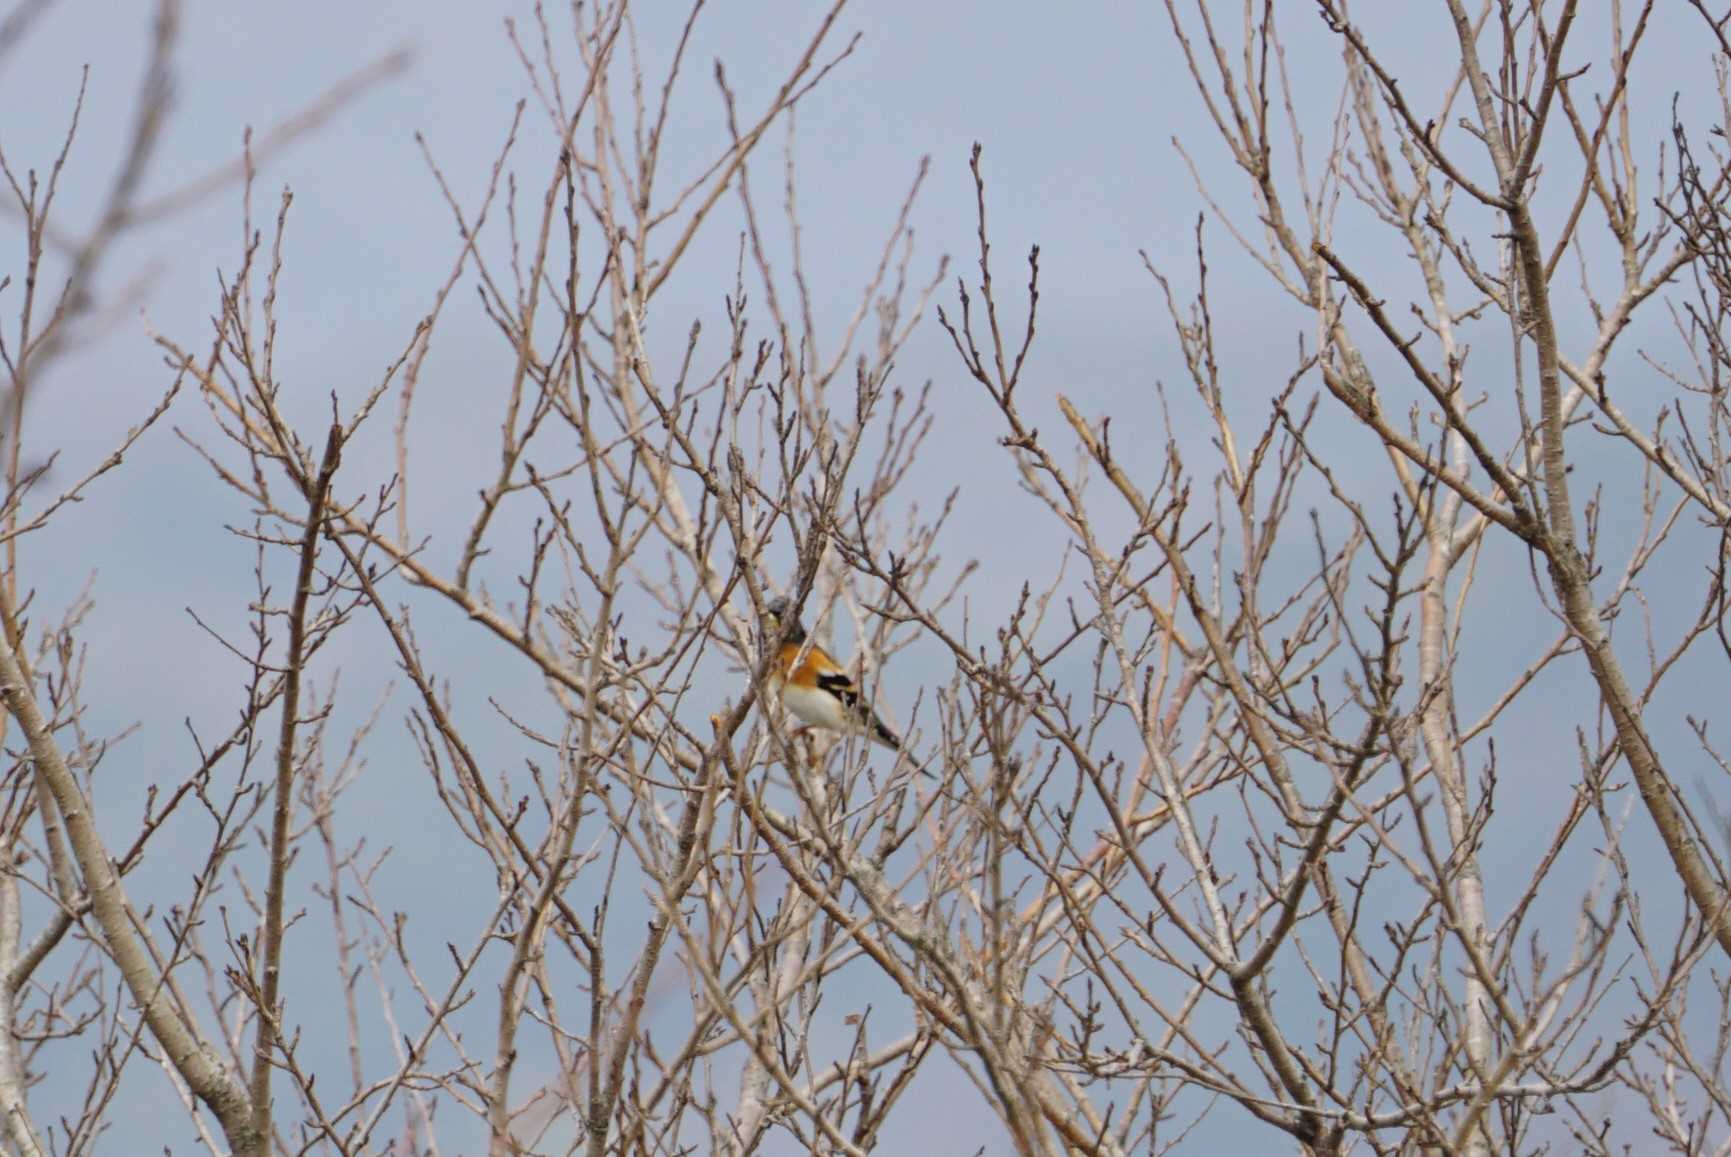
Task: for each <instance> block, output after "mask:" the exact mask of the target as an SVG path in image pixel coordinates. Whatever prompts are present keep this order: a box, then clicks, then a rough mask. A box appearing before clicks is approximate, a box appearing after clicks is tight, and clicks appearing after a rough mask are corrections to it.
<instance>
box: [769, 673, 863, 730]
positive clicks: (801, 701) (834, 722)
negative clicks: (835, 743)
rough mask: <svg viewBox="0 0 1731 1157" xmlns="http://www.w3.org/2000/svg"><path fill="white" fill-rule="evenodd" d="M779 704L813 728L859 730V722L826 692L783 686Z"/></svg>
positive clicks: (789, 685) (788, 685)
mask: <svg viewBox="0 0 1731 1157" xmlns="http://www.w3.org/2000/svg"><path fill="white" fill-rule="evenodd" d="M781 704H782V706H783V707H786V708H787V710H788V713H789V714H791V715H793V716H794V717H795V718H797V719H799V720H800V721H801V722H804V723H808V724H810V725H811V726H813V727H827V728H830V729H831V730H834V731H857V730H859V728H860V721H859V720H858V719H856V718H854V717H853V716H852V715H850V714H849V713H848V710H847V708H846V707H844V706H843V705H842V702H841V700H839V699H837V698H836V697H835V696H834V695H831V694H830V693H829V692H828V691H819V690H817V689H816V688H813V687H796V686H793V685H792V684H785V685H783V687H782V689H781Z"/></svg>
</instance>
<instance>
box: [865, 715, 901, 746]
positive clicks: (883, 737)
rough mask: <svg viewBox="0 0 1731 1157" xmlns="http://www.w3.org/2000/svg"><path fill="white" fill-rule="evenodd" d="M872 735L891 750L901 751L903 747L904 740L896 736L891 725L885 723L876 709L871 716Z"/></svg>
mask: <svg viewBox="0 0 1731 1157" xmlns="http://www.w3.org/2000/svg"><path fill="white" fill-rule="evenodd" d="M871 737H872V739H873V740H875V741H876V742H878V743H881V744H883V745H884V746H885V747H887V748H889V749H890V750H891V751H900V750H901V749H902V741H901V740H900V739H898V738H897V737H896V733H895V732H893V731H891V730H890V729H889V727H887V726H886V725H885V724H884V721H883V720H882V719H879V718H878V713H877V712H876V711H873V712H872V717H871Z"/></svg>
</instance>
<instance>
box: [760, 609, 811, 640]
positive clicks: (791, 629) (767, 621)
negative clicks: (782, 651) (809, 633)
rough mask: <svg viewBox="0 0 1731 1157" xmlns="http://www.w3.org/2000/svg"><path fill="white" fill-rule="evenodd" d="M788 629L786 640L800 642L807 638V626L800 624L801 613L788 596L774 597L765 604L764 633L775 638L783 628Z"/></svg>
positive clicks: (767, 636)
mask: <svg viewBox="0 0 1731 1157" xmlns="http://www.w3.org/2000/svg"><path fill="white" fill-rule="evenodd" d="M784 629H785V630H786V631H787V638H786V641H787V642H789V643H799V642H803V641H804V640H805V628H804V627H802V626H800V623H799V613H798V612H797V611H795V610H794V608H793V604H792V603H790V602H789V601H788V600H787V599H786V598H774V599H771V600H769V602H767V603H765V604H764V606H763V633H764V636H765V637H766V638H771V639H773V638H775V637H776V636H777V635H779V634H781V632H782V631H783V630H784Z"/></svg>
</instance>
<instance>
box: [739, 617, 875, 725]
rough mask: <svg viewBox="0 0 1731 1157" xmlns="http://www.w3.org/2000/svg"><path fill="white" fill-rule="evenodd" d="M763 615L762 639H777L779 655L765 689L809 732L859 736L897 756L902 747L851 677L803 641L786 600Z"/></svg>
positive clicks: (814, 645) (814, 644)
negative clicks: (778, 637)
mask: <svg viewBox="0 0 1731 1157" xmlns="http://www.w3.org/2000/svg"><path fill="white" fill-rule="evenodd" d="M763 611H764V614H763V628H764V631H763V634H764V638H765V639H766V640H770V641H773V640H774V639H775V638H776V637H777V636H781V654H779V655H778V656H776V662H775V665H774V667H773V668H772V669H771V671H770V676H769V684H770V688H771V689H772V690H773V691H774V692H775V693H776V695H777V696H779V697H780V699H781V702H782V706H784V707H786V708H787V709H788V710H789V711H791V712H793V714H794V715H795V716H796V717H797V718H799V719H800V720H801V721H802V722H804V723H807V724H809V725H810V726H812V727H819V728H823V729H824V730H827V731H841V732H846V733H849V734H853V735H860V734H863V735H866V736H868V737H869V738H870V739H872V740H873V741H874V742H877V743H881V744H883V745H884V746H885V747H887V748H889V749H890V750H891V751H900V750H901V746H902V741H901V740H900V739H899V738H897V737H896V733H895V732H893V731H891V730H890V729H889V727H888V726H887V725H885V723H884V721H883V720H882V719H880V718H878V713H877V712H876V711H874V710H872V706H871V704H870V703H868V702H866V699H865V696H864V694H863V693H861V691H860V687H859V684H858V683H857V682H855V681H854V677H853V676H852V675H850V674H848V673H847V670H846V669H845V668H844V667H843V666H842V665H841V664H840V663H837V662H836V661H835V660H834V659H833V658H831V657H830V654H829V652H828V651H825V650H824V649H823V648H822V647H820V646H818V644H817V642H816V641H815V640H812V639H810V638H808V637H807V635H806V633H805V627H804V626H802V625H801V624H800V621H799V614H798V612H796V611H794V610H793V607H792V604H790V603H789V602H788V601H787V599H785V598H777V599H772V600H770V602H769V603H768V604H767V605H766V606H765V607H764V608H763ZM784 631H785V634H783V632H784Z"/></svg>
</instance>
